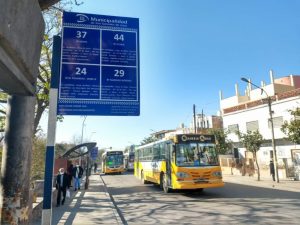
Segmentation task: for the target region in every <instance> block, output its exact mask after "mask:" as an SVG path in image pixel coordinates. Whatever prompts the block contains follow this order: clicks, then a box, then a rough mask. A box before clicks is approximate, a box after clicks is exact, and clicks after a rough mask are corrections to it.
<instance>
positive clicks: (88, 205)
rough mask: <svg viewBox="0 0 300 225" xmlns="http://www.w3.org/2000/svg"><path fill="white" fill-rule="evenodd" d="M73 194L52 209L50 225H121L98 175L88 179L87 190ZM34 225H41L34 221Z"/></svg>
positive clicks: (39, 222) (82, 189)
mask: <svg viewBox="0 0 300 225" xmlns="http://www.w3.org/2000/svg"><path fill="white" fill-rule="evenodd" d="M82 187H83V188H81V190H79V191H77V192H73V191H72V190H71V198H70V199H66V202H65V204H64V205H63V206H60V207H54V208H53V209H52V224H53V225H56V224H60V225H63V224H64V225H69V224H73V225H82V224H84V225H91V224H93V225H94V224H122V221H121V219H120V218H119V216H118V213H117V211H116V209H115V207H114V205H113V203H112V201H111V199H110V196H109V194H108V193H107V191H106V187H105V186H104V184H103V181H102V179H101V177H100V175H91V176H90V177H89V188H88V189H87V190H84V182H83V183H82ZM34 224H41V220H40V221H35V223H34Z"/></svg>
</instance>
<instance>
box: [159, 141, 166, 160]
mask: <svg viewBox="0 0 300 225" xmlns="http://www.w3.org/2000/svg"><path fill="white" fill-rule="evenodd" d="M159 149H160V156H159V158H160V159H161V160H164V159H166V144H165V143H161V144H160V145H159Z"/></svg>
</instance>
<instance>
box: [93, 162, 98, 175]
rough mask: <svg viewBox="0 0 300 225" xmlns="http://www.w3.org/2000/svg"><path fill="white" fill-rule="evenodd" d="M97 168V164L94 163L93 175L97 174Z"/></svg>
mask: <svg viewBox="0 0 300 225" xmlns="http://www.w3.org/2000/svg"><path fill="white" fill-rule="evenodd" d="M97 167H98V165H97V163H94V173H97Z"/></svg>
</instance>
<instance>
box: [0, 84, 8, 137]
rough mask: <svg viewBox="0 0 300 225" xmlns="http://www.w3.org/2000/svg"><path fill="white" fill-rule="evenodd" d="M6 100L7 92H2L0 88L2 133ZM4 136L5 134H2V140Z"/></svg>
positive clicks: (1, 131)
mask: <svg viewBox="0 0 300 225" xmlns="http://www.w3.org/2000/svg"><path fill="white" fill-rule="evenodd" d="M6 101H7V94H5V93H3V92H1V90H0V133H3V132H4V126H5V115H6ZM3 137H4V136H3V135H0V142H1V141H2V139H3Z"/></svg>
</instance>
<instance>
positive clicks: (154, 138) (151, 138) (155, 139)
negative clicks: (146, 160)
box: [141, 136, 158, 145]
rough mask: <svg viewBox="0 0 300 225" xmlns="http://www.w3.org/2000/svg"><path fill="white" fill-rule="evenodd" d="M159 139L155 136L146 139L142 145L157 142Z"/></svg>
mask: <svg viewBox="0 0 300 225" xmlns="http://www.w3.org/2000/svg"><path fill="white" fill-rule="evenodd" d="M157 140H158V139H157V138H156V137H154V136H150V137H146V138H144V139H143V140H142V141H141V145H145V144H148V143H151V142H154V141H157Z"/></svg>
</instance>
